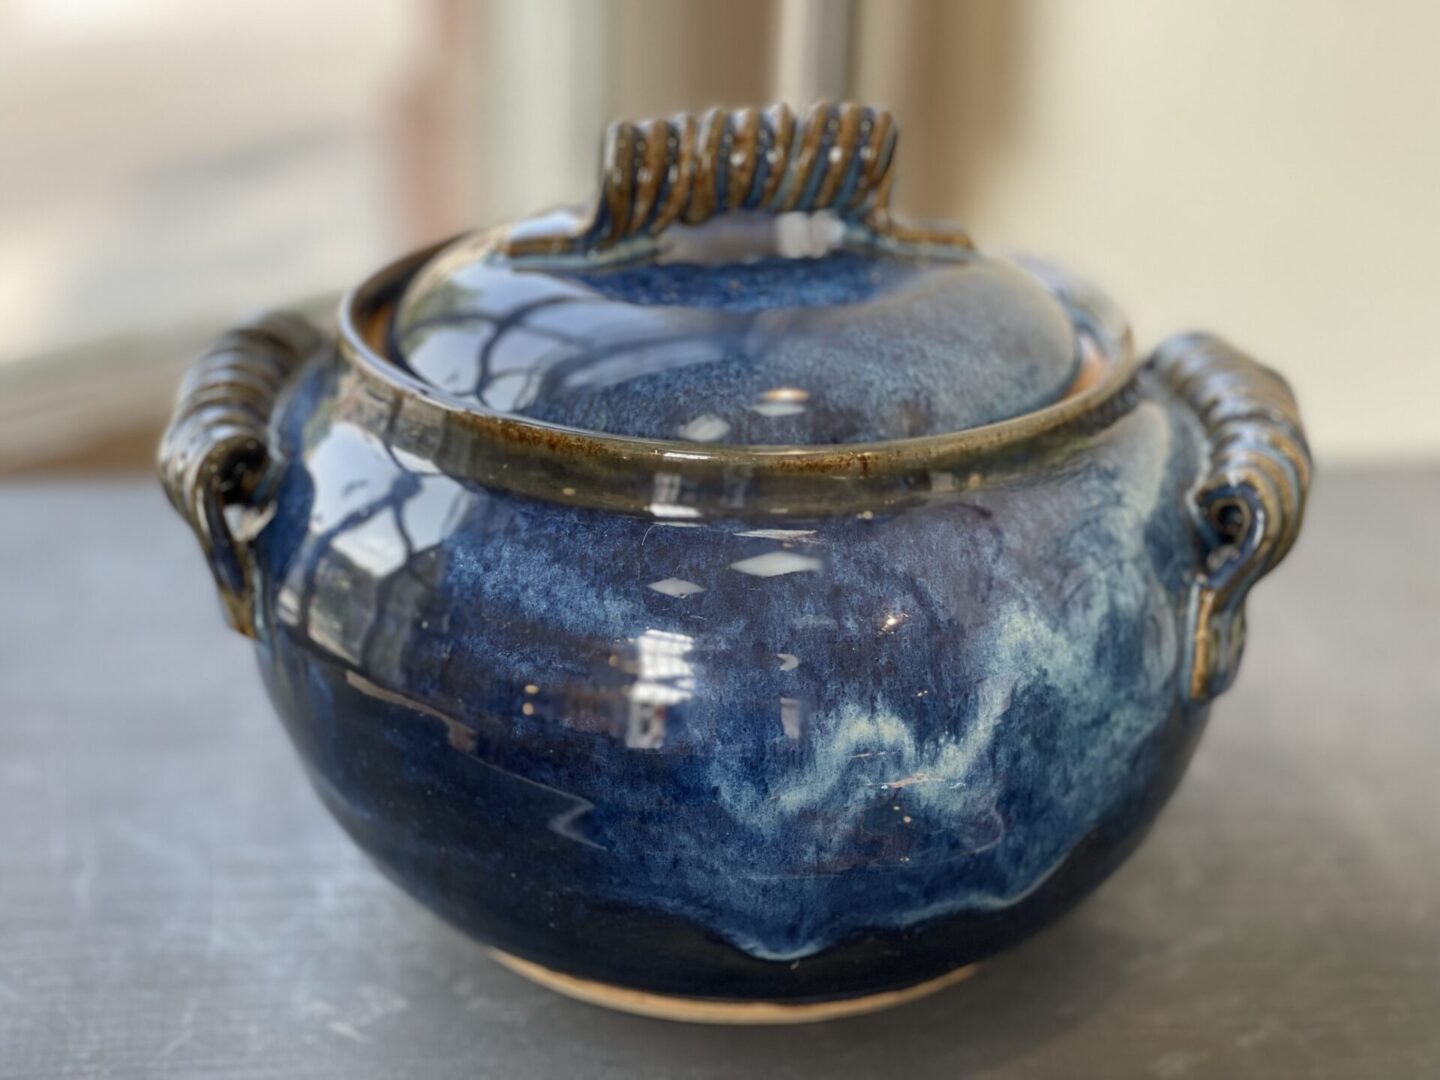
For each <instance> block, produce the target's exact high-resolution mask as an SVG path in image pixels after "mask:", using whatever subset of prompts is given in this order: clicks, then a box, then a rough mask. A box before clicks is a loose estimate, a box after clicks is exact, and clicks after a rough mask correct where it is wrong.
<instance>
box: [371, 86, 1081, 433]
mask: <svg viewBox="0 0 1440 1080" xmlns="http://www.w3.org/2000/svg"><path fill="white" fill-rule="evenodd" d="M894 136H895V132H894V127H893V125H892V123H891V122H890V118H889V116H888V115H887V114H885V113H882V112H876V111H874V110H870V109H865V108H861V107H859V106H854V105H841V106H823V105H822V106H817V107H816V108H815V109H814V110H812V111H811V112H810V114H809V115H808V116H807V117H806V118H805V119H804V120H801V121H798V122H797V121H796V119H795V118H794V117H793V116H792V115H791V114H790V112H789V111H788V110H787V109H784V108H783V107H777V108H775V109H771V110H769V111H767V112H765V113H759V112H756V111H754V110H745V111H741V112H737V113H733V114H731V113H726V112H722V111H719V110H715V111H712V112H711V113H709V114H708V115H707V116H706V117H705V118H704V119H703V121H696V120H695V119H693V118H691V117H683V116H682V117H677V118H675V119H673V120H669V121H651V122H648V123H645V124H640V125H630V124H622V125H618V126H617V127H615V128H613V129H612V131H611V133H610V136H609V138H608V139H607V143H606V161H605V167H604V171H603V174H602V178H603V187H604V190H603V193H602V197H601V199H600V202H599V206H598V209H597V210H596V211H595V212H594V213H593V214H591V215H589V216H588V217H582V216H579V215H576V214H573V213H559V214H551V215H547V216H545V217H541V218H536V219H532V220H530V221H526V222H522V223H520V224H519V225H516V226H512V227H510V228H509V229H505V230H498V231H494V232H487V233H482V234H476V235H472V236H468V237H465V238H462V239H461V240H459V241H457V242H455V243H453V244H451V245H450V246H448V247H447V248H445V249H443V250H442V251H441V252H440V254H438V255H436V256H435V257H434V258H433V259H432V260H431V261H430V262H429V264H427V265H426V266H425V267H423V268H422V269H421V270H420V271H419V272H418V273H417V274H416V275H415V277H414V279H413V280H412V281H411V282H410V284H409V286H408V288H407V289H406V291H405V294H404V296H403V297H402V298H401V301H400V303H399V306H398V309H397V311H396V314H395V317H394V319H393V321H392V323H391V329H390V342H389V347H390V353H391V360H392V361H393V362H394V363H396V364H399V365H400V366H402V367H404V368H406V369H408V370H409V372H410V373H411V374H412V375H413V376H415V377H416V378H418V379H420V380H421V381H422V382H424V383H427V384H429V385H430V386H431V387H432V388H433V389H434V390H435V391H437V392H438V393H439V394H440V395H441V396H443V397H446V398H449V399H452V400H457V401H459V402H460V403H462V404H464V405H467V406H469V407H472V408H478V409H481V410H484V411H487V412H494V413H500V414H506V415H511V416H516V417H522V418H526V419H528V420H532V421H538V422H543V423H548V424H554V425H560V426H563V427H567V428H578V429H584V430H587V431H594V432H604V433H608V434H612V435H628V436H638V437H643V438H652V439H669V440H674V439H680V440H690V441H694V442H700V443H735V444H748V445H802V444H805V445H820V444H837V443H857V442H872V441H879V440H886V439H897V438H907V437H912V436H922V435H937V434H943V433H946V432H954V431H961V430H964V429H967V428H973V427H976V426H980V425H984V424H990V423H995V422H998V421H1001V420H1006V419H1009V418H1012V417H1015V416H1019V415H1021V414H1023V413H1027V412H1032V411H1034V410H1036V409H1039V408H1042V407H1044V406H1046V405H1049V404H1052V403H1054V402H1055V401H1058V400H1059V399H1060V398H1062V397H1064V396H1065V395H1066V393H1067V392H1068V391H1069V390H1070V388H1071V387H1072V386H1073V385H1074V384H1075V382H1076V376H1077V372H1078V370H1079V366H1080V353H1081V349H1080V345H1079V342H1078V340H1077V334H1076V331H1075V326H1074V324H1073V321H1072V318H1071V315H1070V313H1069V312H1068V311H1067V310H1066V308H1065V306H1064V305H1063V304H1062V303H1061V302H1060V301H1059V300H1058V299H1057V298H1056V297H1055V296H1054V294H1053V293H1052V292H1051V291H1050V290H1049V289H1047V288H1046V286H1045V285H1044V284H1042V283H1041V282H1040V281H1039V280H1038V279H1037V278H1036V277H1034V276H1033V275H1032V274H1031V273H1029V272H1028V271H1027V270H1024V269H1021V268H1020V267H1018V266H1017V265H1015V264H1012V263H1009V262H1006V261H1003V260H1000V259H994V258H989V257H986V256H983V255H980V254H979V253H977V252H976V251H975V250H974V249H973V247H971V245H970V243H969V241H968V239H967V238H966V237H965V236H964V234H963V233H960V232H958V231H956V230H930V231H921V230H915V229H910V228H906V227H902V226H900V225H898V224H896V223H895V222H894V221H893V219H891V218H890V216H889V214H888V211H887V205H888V197H889V190H890V183H891V178H892V173H891V163H892V160H893V149H894ZM722 211H723V212H724V214H723V217H722V216H720V215H721V212H722ZM712 218H713V219H714V220H709V219H712ZM707 221H709V223H708V224H705V223H706V222H707Z"/></svg>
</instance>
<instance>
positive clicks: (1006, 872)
mask: <svg viewBox="0 0 1440 1080" xmlns="http://www.w3.org/2000/svg"><path fill="white" fill-rule="evenodd" d="M313 377H314V378H315V379H316V380H317V381H322V380H323V379H324V377H325V375H324V373H317V374H316V375H315V376H313ZM307 407H308V402H307V399H306V396H305V395H303V394H302V395H299V396H297V399H296V402H295V404H294V405H293V406H292V411H293V412H294V413H295V419H294V423H293V429H294V434H295V435H296V437H301V426H302V421H303V422H304V429H303V438H304V440H305V443H304V445H297V446H296V447H295V448H294V450H293V457H294V459H295V461H296V465H295V466H294V467H293V468H292V470H291V472H290V474H289V475H287V477H286V479H285V481H284V483H283V484H282V487H281V489H280V492H279V493H278V497H277V506H278V510H277V515H276V519H275V521H274V522H273V523H272V525H271V526H270V528H269V529H268V530H267V531H266V533H265V534H264V536H263V537H262V544H261V547H260V553H261V557H262V559H263V560H264V566H265V575H264V576H265V578H266V580H269V581H273V582H275V583H276V588H275V591H274V593H273V595H271V596H269V597H268V598H267V607H268V608H269V609H270V613H269V615H268V617H267V619H266V622H267V624H269V625H270V626H271V628H272V630H271V634H270V636H269V642H268V645H267V651H268V653H269V658H268V659H269V664H270V665H272V666H271V668H270V676H269V677H270V686H271V691H272V694H273V695H274V696H275V699H276V702H277V704H278V706H279V707H280V711H281V713H282V715H284V716H285V717H286V719H287V723H288V725H289V726H290V729H291V732H292V735H293V737H294V738H295V740H296V742H297V745H299V747H300V748H301V750H302V752H303V753H304V754H305V756H306V757H307V759H308V760H309V761H310V763H311V768H312V770H313V771H314V772H315V773H316V774H317V775H318V777H319V778H320V785H319V786H320V789H321V791H322V793H324V795H325V797H326V799H327V802H328V803H329V804H330V806H331V808H332V809H333V810H334V811H335V812H336V813H337V815H338V816H339V817H340V818H341V820H342V821H344V822H345V823H346V826H347V828H348V829H349V830H350V831H351V833H352V834H353V835H355V836H356V838H357V839H358V840H359V841H360V842H361V843H362V844H363V845H364V846H365V847H366V848H367V850H370V851H371V852H372V853H373V854H375V855H376V857H377V859H378V860H379V861H380V862H381V863H382V864H383V865H387V866H389V868H390V870H391V873H392V874H393V875H394V876H396V877H397V879H399V880H400V881H401V882H402V883H403V884H404V885H406V887H407V888H410V889H411V890H412V891H414V892H416V893H417V895H419V896H420V897H421V898H422V899H424V900H425V901H426V902H427V903H430V904H432V905H434V906H436V907H437V908H438V909H440V910H442V911H443V912H444V913H445V914H447V916H448V917H450V918H452V919H454V920H456V921H459V922H461V923H462V924H464V925H466V926H468V927H470V928H471V929H473V930H475V931H476V932H478V933H480V934H481V935H482V936H484V937H485V938H486V939H487V940H489V941H492V942H494V943H496V944H497V945H499V947H501V948H503V949H505V950H507V951H509V952H512V953H515V954H518V955H520V956H522V957H526V958H528V959H531V960H534V961H537V962H539V963H541V964H544V965H545V966H547V967H553V968H558V969H560V970H564V971H569V972H573V973H576V974H579V975H581V976H584V977H588V978H595V979H605V980H606V981H610V982H619V983H621V984H623V985H626V986H630V987H634V988H639V989H643V990H648V991H653V992H657V993H672V994H673V993H688V994H698V995H701V996H711V997H735V998H746V999H748V998H756V997H760V998H766V999H787V1000H788V999H803V998H807V997H812V996H815V995H819V994H824V993H826V991H827V988H828V990H829V992H831V993H835V994H841V995H843V994H854V993H862V992H871V991H882V990H887V989H892V988H894V987H897V986H901V985H905V984H907V983H909V982H915V981H918V979H917V976H923V977H924V978H930V977H933V976H935V975H938V974H941V973H943V972H945V971H949V970H952V969H954V968H955V967H957V966H959V965H963V964H966V963H969V962H971V961H973V960H975V959H977V958H979V957H981V956H983V955H985V954H987V953H988V952H990V951H992V950H993V949H995V948H997V947H999V946H1000V945H1002V944H1003V943H1004V942H1005V941H1006V940H1008V939H1009V938H1010V937H1011V936H1013V935H1014V934H1016V933H1019V932H1021V928H1024V927H1029V926H1031V925H1034V924H1036V923H1038V922H1041V921H1044V920H1046V919H1048V918H1050V917H1052V916H1053V915H1054V914H1056V913H1058V912H1059V911H1060V910H1063V909H1064V907H1066V906H1067V905H1068V904H1069V903H1070V902H1072V901H1073V899H1074V898H1075V897H1076V895H1078V894H1079V893H1080V892H1082V891H1083V890H1084V889H1085V888H1087V887H1088V885H1089V884H1090V883H1093V882H1094V881H1095V880H1097V879H1098V878H1099V877H1100V876H1101V875H1103V873H1104V872H1105V871H1106V870H1107V869H1108V868H1109V866H1110V865H1111V864H1112V863H1113V861H1114V860H1115V859H1116V858H1118V857H1119V855H1120V854H1121V853H1123V852H1124V851H1125V850H1127V849H1128V847H1129V845H1130V844H1132V843H1133V842H1134V840H1135V838H1136V836H1137V835H1138V832H1139V831H1140V830H1141V829H1142V828H1143V826H1144V824H1145V823H1146V822H1147V821H1148V819H1149V817H1150V815H1151V814H1152V813H1153V812H1154V810H1155V809H1156V808H1157V807H1158V805H1159V802H1160V801H1161V800H1162V799H1163V797H1164V796H1165V795H1166V794H1167V793H1168V791H1169V789H1170V787H1171V785H1172V784H1173V783H1174V781H1175V779H1176V778H1177V777H1178V773H1179V769H1180V767H1181V766H1182V765H1183V763H1184V760H1185V758H1186V756H1187V755H1188V753H1189V751H1190V748H1191V746H1192V745H1193V741H1194V739H1195V737H1196V736H1197V735H1198V732H1199V730H1200V727H1201V724H1202V722H1203V716H1204V711H1203V709H1189V708H1187V707H1186V706H1185V703H1184V697H1183V693H1182V688H1181V685H1180V683H1181V671H1182V666H1183V646H1182V637H1183V633H1184V627H1183V625H1182V623H1183V618H1184V614H1183V613H1184V605H1185V602H1186V596H1187V588H1188V583H1189V577H1190V573H1191V556H1190V550H1189V548H1190V541H1189V535H1188V525H1187V523H1186V522H1185V521H1184V519H1183V518H1182V517H1181V516H1180V515H1178V514H1176V513H1175V511H1174V507H1175V505H1176V503H1177V501H1179V500H1180V499H1181V498H1182V497H1183V493H1184V491H1185V489H1186V487H1187V485H1188V483H1189V481H1190V479H1191V478H1192V477H1193V475H1194V472H1195V469H1196V467H1197V454H1198V447H1197V445H1196V442H1195V439H1194V437H1193V434H1192V432H1191V429H1190V428H1189V426H1187V425H1186V423H1185V422H1184V420H1183V418H1181V417H1179V416H1177V415H1176V414H1175V412H1174V406H1173V405H1171V404H1168V403H1166V402H1165V401H1164V400H1159V401H1156V400H1146V401H1143V402H1141V403H1139V404H1137V405H1135V406H1134V407H1133V408H1132V409H1131V410H1129V411H1128V412H1127V413H1126V415H1124V416H1123V417H1121V418H1119V419H1117V420H1115V421H1114V422H1113V423H1112V424H1111V425H1110V426H1109V427H1108V428H1107V429H1106V430H1105V431H1104V432H1102V433H1100V434H1099V435H1098V436H1096V437H1095V438H1094V439H1092V441H1091V442H1090V444H1089V445H1088V446H1085V447H1084V448H1083V449H1082V448H1081V447H1079V446H1078V445H1077V446H1076V447H1074V448H1072V449H1071V451H1070V452H1069V453H1068V454H1066V455H1065V456H1064V457H1063V458H1061V459H1059V460H1056V461H1055V462H1053V463H1052V468H1053V473H1052V474H1051V479H1049V480H1048V481H1039V482H1037V480H1036V478H1034V477H1030V476H1020V477H1004V476H1000V477H996V478H994V479H993V480H989V481H982V482H980V483H977V484H975V485H974V486H973V487H968V488H967V489H966V490H955V491H949V492H946V491H940V492H937V493H933V494H929V495H927V497H926V498H925V499H924V500H922V501H920V502H918V503H916V504H915V505H912V506H909V507H905V508H903V509H900V510H897V511H895V512H883V513H869V514H866V513H863V512H862V513H853V514H844V515H836V516H832V517H828V518H817V519H810V520H802V521H784V522H782V523H777V522H776V521H775V519H773V518H762V519H758V520H744V519H743V518H735V519H728V520H714V521H712V520H706V521H703V522H698V523H691V522H679V523H677V522H656V521H654V520H646V519H644V518H640V517H632V516H626V515H613V514H606V513H600V512H596V511H593V510H588V509H585V508H562V507H556V506H554V505H547V504H545V503H541V502H537V501H535V500H531V499H524V498H517V497H515V496H513V495H509V494H506V493H500V492H494V491H490V490H486V489H484V488H477V487H474V486H471V485H467V484H465V483H463V482H462V481H459V480H456V479H453V478H451V477H448V476H445V475H444V474H441V473H438V472H435V471H432V470H428V469H426V468H424V466H423V465H422V464H421V463H418V462H414V461H403V460H398V459H397V457H396V456H395V455H394V454H392V453H391V452H390V451H389V450H388V449H387V448H386V446H385V445H384V444H383V443H382V442H380V441H379V440H378V439H377V438H376V437H375V436H374V435H373V434H372V433H370V432H367V431H365V430H364V429H362V428H360V427H358V426H356V425H354V424H352V423H350V422H348V421H346V420H343V419H342V420H327V419H325V418H323V417H322V418H320V419H319V420H318V421H317V418H316V417H315V416H314V415H311V414H309V413H308V412H307ZM940 486H941V487H943V486H944V485H943V484H941V485H940ZM957 486H959V485H957ZM362 763H363V764H362ZM622 927H623V928H624V929H623V933H620V928H622ZM652 940H653V948H640V947H638V946H637V942H640V941H652ZM870 952H877V953H881V954H883V955H884V956H886V957H887V960H886V961H885V962H884V963H883V964H882V963H880V962H879V961H878V960H877V961H875V962H868V963H867V964H866V965H865V966H863V967H861V968H858V969H857V968H856V966H855V964H854V961H853V959H852V957H853V956H855V955H866V954H868V953H870ZM634 957H639V958H642V959H640V960H639V961H637V960H635V959H632V958H634ZM795 961H803V962H802V963H801V964H800V966H799V967H798V968H796V969H795V970H793V971H792V970H791V967H790V965H791V964H793V963H794V962H795ZM853 971H858V972H859V974H858V975H853V974H852V975H843V974H842V973H844V972H853ZM801 973H804V974H801Z"/></svg>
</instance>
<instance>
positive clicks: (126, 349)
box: [0, 0, 1440, 475]
mask: <svg viewBox="0 0 1440 1080" xmlns="http://www.w3.org/2000/svg"><path fill="white" fill-rule="evenodd" d="M1437 42H1440V5H1437V4H1434V3H1432V2H1430V0H1375V2H1371V3H1367V4H1357V3H1350V2H1347V0H1307V2H1306V3H1304V4H1297V3H1281V2H1278V0H1272V2H1261V3H1257V2H1255V0H1208V2H1206V3H1199V2H1194V0H1191V2H1181V0H1143V2H1142V0H726V2H725V3H715V2H713V0H706V2H701V0H697V2H678V0H513V2H510V0H493V2H462V0H366V2H365V3H363V4H357V3H354V2H345V3H342V2H340V0H308V2H306V3H303V4H295V3H289V2H282V0H248V2H247V3H245V4H243V5H241V4H201V3H195V2H194V0H0V323H3V326H4V328H5V332H4V334H3V336H0V474H7V475H21V474H38V473H46V472H52V473H53V472H57V471H67V470H68V471H72V472H74V471H86V472H93V471H99V470H115V471H119V470H134V469H144V468H148V467H149V462H150V459H151V455H152V447H153V444H154V442H155V440H156V438H157V436H158V432H159V429H160V426H161V424H162V423H163V421H164V418H165V415H166V413H167V411H168V408H169V405H170V400H171V395H172V393H173V390H174V386H175V381H176V379H177V378H178V375H179V372H180V371H181V369H182V367H183V366H184V363H185V361H186V360H187V359H188V357H189V355H190V354H191V353H193V352H194V351H195V350H197V349H198V348H199V347H200V346H202V345H203V344H204V342H205V340H206V339H207V338H208V337H209V336H210V335H211V334H213V333H214V332H215V331H216V330H217V329H220V328H222V327H223V326H224V325H226V324H227V323H229V322H231V321H233V320H234V319H236V318H237V317H242V316H245V315H247V314H250V313H252V312H254V311H255V310H257V309H259V308H262V307H266V306H272V305H294V304H300V305H306V306H310V307H313V308H316V309H317V310H323V309H324V308H325V307H327V306H328V305H330V304H332V303H333V301H334V298H335V296H336V295H337V293H338V292H339V291H340V290H341V289H343V288H344V287H345V286H347V285H348V284H350V283H353V282H355V281H356V280H358V279H359V278H360V277H362V276H363V275H365V274H366V273H368V272H369V271H370V270H372V269H374V268H376V267H377V266H378V265H379V264H380V263H381V262H383V261H385V260H388V259H390V258H392V257H394V256H396V255H398V254H400V253H402V252H404V251H405V250H406V249H409V248H412V247H414V246H416V245H418V244H421V243H423V242H426V241H428V240H432V239H437V238H440V237H442V236H445V235H448V234H450V233H453V232H456V231H457V230H460V229H462V228H466V227H469V226H474V225H484V224H490V223H495V222H499V221H503V220H507V219H510V218H513V217H516V216H518V215H520V214H523V213H526V212H528V211H531V210H535V209H538V208H540V207H543V206H544V205H546V204H550V203H556V202H568V201H576V200H582V199H586V198H587V197H588V196H589V193H590V191H591V190H592V187H593V182H594V173H595V167H596V163H597V160H598V146H599V140H600V135H601V132H602V131H603V128H604V126H605V124H606V122H607V121H608V120H610V119H612V118H617V117H627V118H640V117H643V116H651V115H658V114H664V113H668V112H672V111H675V110H679V109H701V108H703V107H705V106H708V105H711V104H728V105H743V104H763V103H767V102H770V101H772V100H787V101H790V102H791V103H794V104H804V103H808V102H809V101H811V100H814V99H817V98H821V97H830V98H839V97H849V98H854V99H858V100H864V101H867V102H870V103H874V104H879V105H885V106H888V107H890V108H891V109H892V110H893V111H894V112H895V114H896V116H897V119H898V121H899V124H900V127H901V131H902V137H901V145H900V153H899V158H898V162H899V164H898V170H897V176H898V183H897V188H896V203H897V205H898V207H899V209H900V210H901V211H902V212H904V213H907V214H909V215H912V216H917V217H943V218H950V219H954V220H956V221H959V222H962V223H963V224H964V225H966V226H967V227H968V228H969V229H970V231H971V233H972V235H974V236H975V237H976V239H977V241H978V243H980V244H981V246H984V247H988V248H990V249H994V250H1002V251H1004V250H1013V251H1026V252H1032V253H1037V254H1042V255H1045V256H1047V257H1050V258H1053V259H1055V260H1057V261H1060V262H1062V263H1065V264H1068V265H1070V266H1072V267H1073V268H1075V269H1078V270H1080V271H1082V272H1084V273H1086V274H1089V275H1091V276H1093V277H1094V279H1095V280H1096V281H1097V282H1099V283H1100V284H1101V285H1102V286H1103V287H1105V288H1106V289H1107V290H1108V291H1109V292H1111V293H1112V295H1114V296H1115V297H1116V298H1117V299H1118V300H1119V301H1120V302H1121V304H1122V306H1123V307H1124V308H1125V309H1126V310H1127V311H1128V312H1129V313H1130V316H1131V318H1132V320H1133V322H1134V325H1135V328H1136V332H1137V336H1138V340H1139V341H1140V343H1141V345H1142V347H1147V348H1148V347H1149V346H1150V345H1151V344H1153V343H1154V342H1155V341H1156V340H1157V339H1158V338H1159V337H1160V336H1162V335H1164V334H1167V333H1169V332H1171V331H1173V330H1176V329H1181V328H1186V327H1192V326H1198V325H1203V326H1206V327H1209V328H1212V329H1216V330H1219V331H1221V332H1223V333H1226V334H1228V335H1230V336H1232V337H1233V338H1234V339H1235V340H1236V341H1237V342H1238V343H1240V344H1241V345H1243V346H1244V347H1246V348H1248V349H1250V350H1251V351H1253V352H1255V353H1256V354H1258V355H1259V356H1261V357H1262V358H1263V359H1265V360H1267V361H1269V362H1270V363H1273V364H1275V365H1276V366H1278V367H1280V368H1282V369H1283V370H1284V371H1285V372H1286V373H1287V374H1288V375H1290V376H1291V377H1292V379H1293V381H1294V382H1295V384H1296V386H1297V389H1298V391H1299V394H1300V397H1301V401H1302V404H1303V405H1304V408H1305V411H1306V416H1307V420H1308V422H1309V425H1310V431H1311V434H1312V437H1313V440H1314V443H1315V449H1316V452H1317V456H1318V457H1319V459H1320V460H1321V462H1322V464H1330V463H1335V462H1343V461H1350V460H1371V461H1373V460H1386V461H1396V462H1404V461H1417V460H1421V459H1436V458H1440V421H1437V420H1436V418H1435V411H1434V410H1435V403H1436V401H1437V399H1440V345H1437V341H1440V335H1437V333H1436V330H1435V328H1434V327H1433V326H1431V322H1430V321H1431V319H1432V318H1434V316H1435V310H1436V304H1435V297H1436V294H1437V286H1440V272H1437V260H1436V254H1435V253H1436V251H1437V250H1440V52H1437Z"/></svg>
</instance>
